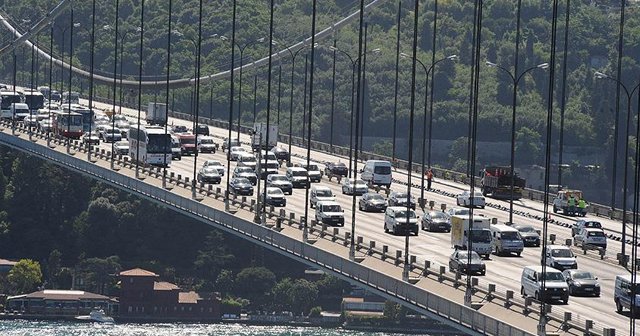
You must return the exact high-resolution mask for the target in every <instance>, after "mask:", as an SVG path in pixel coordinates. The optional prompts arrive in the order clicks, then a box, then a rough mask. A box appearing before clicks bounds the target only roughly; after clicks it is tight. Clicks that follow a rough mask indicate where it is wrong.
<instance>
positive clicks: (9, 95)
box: [0, 91, 24, 119]
mask: <svg viewBox="0 0 640 336" xmlns="http://www.w3.org/2000/svg"><path fill="white" fill-rule="evenodd" d="M14 103H24V96H23V95H22V94H21V93H20V92H13V91H0V117H1V118H5V119H11V118H13V114H12V113H11V104H14Z"/></svg>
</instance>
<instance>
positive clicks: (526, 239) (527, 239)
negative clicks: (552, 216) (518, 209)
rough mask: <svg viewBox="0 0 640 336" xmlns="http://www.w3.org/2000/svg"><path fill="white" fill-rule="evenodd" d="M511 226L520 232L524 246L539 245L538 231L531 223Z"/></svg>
mask: <svg viewBox="0 0 640 336" xmlns="http://www.w3.org/2000/svg"><path fill="white" fill-rule="evenodd" d="M512 227H513V228H514V229H516V230H518V231H519V232H520V236H521V237H522V242H523V243H524V246H535V247H538V246H540V231H539V230H536V229H535V228H534V227H533V226H531V225H520V224H516V225H512Z"/></svg>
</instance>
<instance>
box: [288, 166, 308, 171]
mask: <svg viewBox="0 0 640 336" xmlns="http://www.w3.org/2000/svg"><path fill="white" fill-rule="evenodd" d="M287 169H288V170H291V171H296V170H297V171H307V170H306V169H304V168H302V167H289V168H287Z"/></svg>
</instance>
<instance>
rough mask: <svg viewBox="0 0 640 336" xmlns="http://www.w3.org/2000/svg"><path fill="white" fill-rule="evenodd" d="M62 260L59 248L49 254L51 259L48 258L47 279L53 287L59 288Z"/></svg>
mask: <svg viewBox="0 0 640 336" xmlns="http://www.w3.org/2000/svg"><path fill="white" fill-rule="evenodd" d="M61 260H62V253H60V251H58V250H53V251H51V253H50V254H49V259H48V260H47V268H46V269H47V281H48V282H49V285H50V287H51V288H58V287H57V284H58V281H57V277H58V274H59V273H60V267H61V266H62V265H61V262H62V261H61Z"/></svg>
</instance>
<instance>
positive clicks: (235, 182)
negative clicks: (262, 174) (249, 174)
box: [229, 177, 253, 196]
mask: <svg viewBox="0 0 640 336" xmlns="http://www.w3.org/2000/svg"><path fill="white" fill-rule="evenodd" d="M229 192H231V193H233V194H236V195H243V196H253V185H252V184H251V182H249V180H247V179H246V178H243V177H236V178H234V179H232V180H231V181H230V182H229Z"/></svg>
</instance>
